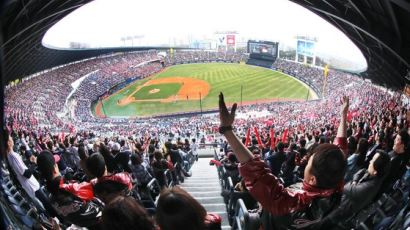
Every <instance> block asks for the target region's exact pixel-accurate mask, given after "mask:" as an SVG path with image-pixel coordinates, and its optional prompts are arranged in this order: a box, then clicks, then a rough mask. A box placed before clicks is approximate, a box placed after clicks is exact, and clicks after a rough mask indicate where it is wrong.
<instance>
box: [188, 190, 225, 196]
mask: <svg viewBox="0 0 410 230" xmlns="http://www.w3.org/2000/svg"><path fill="white" fill-rule="evenodd" d="M190 194H191V195H192V196H193V197H195V198H196V197H207V196H220V195H221V191H218V192H215V191H211V192H207V191H203V192H190Z"/></svg>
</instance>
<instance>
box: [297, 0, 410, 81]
mask: <svg viewBox="0 0 410 230" xmlns="http://www.w3.org/2000/svg"><path fill="white" fill-rule="evenodd" d="M291 1H292V2H295V3H297V4H300V5H302V6H303V7H305V8H307V9H309V10H310V11H312V12H314V13H316V14H318V15H319V16H321V17H322V18H324V19H325V20H327V21H328V22H330V23H331V24H333V25H334V26H336V27H337V28H339V29H340V30H341V31H342V32H343V33H345V34H346V35H347V36H348V37H349V38H350V39H351V40H352V41H353V43H355V44H356V45H357V47H358V48H359V49H360V50H361V51H362V53H363V55H364V56H365V58H366V61H367V65H368V68H367V71H365V72H363V73H362V74H361V75H362V76H363V77H365V78H369V79H371V80H372V81H373V82H375V83H377V84H380V85H386V86H388V87H393V88H401V87H403V86H404V85H405V84H408V83H410V74H409V73H408V70H409V69H410V2H409V1H406V0H321V1H314V0H291Z"/></svg>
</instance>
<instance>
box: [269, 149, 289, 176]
mask: <svg viewBox="0 0 410 230" xmlns="http://www.w3.org/2000/svg"><path fill="white" fill-rule="evenodd" d="M285 160H286V153H285V152H275V153H273V154H272V155H270V156H268V158H266V161H267V163H268V165H269V168H270V170H271V171H272V174H273V175H275V176H278V175H279V173H280V169H281V168H282V164H283V162H285Z"/></svg>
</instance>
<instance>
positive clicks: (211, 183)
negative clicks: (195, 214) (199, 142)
mask: <svg viewBox="0 0 410 230" xmlns="http://www.w3.org/2000/svg"><path fill="white" fill-rule="evenodd" d="M211 159H212V158H199V160H198V162H195V164H194V165H193V166H192V169H191V170H192V177H189V178H185V181H184V183H182V185H181V188H183V189H185V190H186V191H187V192H189V194H191V195H192V196H193V197H195V199H197V200H198V201H199V203H201V204H202V205H203V206H204V207H205V209H206V210H207V211H208V212H211V213H217V214H218V215H220V216H221V217H222V229H231V226H230V225H229V222H228V216H227V213H226V206H225V203H224V201H223V198H222V196H221V185H220V183H219V178H218V172H217V171H216V168H215V166H210V165H209V161H210V160H211Z"/></svg>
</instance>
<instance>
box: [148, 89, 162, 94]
mask: <svg viewBox="0 0 410 230" xmlns="http://www.w3.org/2000/svg"><path fill="white" fill-rule="evenodd" d="M148 92H149V94H154V93H158V92H159V89H151V90H150V91H148Z"/></svg>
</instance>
